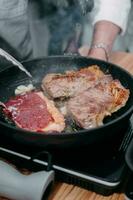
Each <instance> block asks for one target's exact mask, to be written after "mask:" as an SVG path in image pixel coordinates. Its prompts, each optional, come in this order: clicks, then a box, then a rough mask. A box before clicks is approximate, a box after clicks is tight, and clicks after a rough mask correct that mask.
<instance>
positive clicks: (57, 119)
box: [4, 92, 65, 132]
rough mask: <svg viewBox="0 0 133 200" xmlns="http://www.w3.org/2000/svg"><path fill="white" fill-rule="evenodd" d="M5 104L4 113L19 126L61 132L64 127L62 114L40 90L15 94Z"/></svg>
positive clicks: (37, 130)
mask: <svg viewBox="0 0 133 200" xmlns="http://www.w3.org/2000/svg"><path fill="white" fill-rule="evenodd" d="M5 105H6V109H5V108H4V112H5V114H6V115H8V117H10V118H11V119H12V120H13V121H14V122H15V124H16V125H17V126H18V127H20V128H23V129H26V130H29V131H35V132H46V131H57V132H61V131H63V129H64V128H65V122H64V117H63V115H62V114H61V113H60V112H59V111H58V110H57V108H56V107H55V105H54V103H53V101H50V100H48V99H47V98H46V97H45V96H44V95H43V93H42V92H28V93H25V94H23V95H18V96H15V97H13V98H12V99H10V100H9V101H8V102H7V103H5Z"/></svg>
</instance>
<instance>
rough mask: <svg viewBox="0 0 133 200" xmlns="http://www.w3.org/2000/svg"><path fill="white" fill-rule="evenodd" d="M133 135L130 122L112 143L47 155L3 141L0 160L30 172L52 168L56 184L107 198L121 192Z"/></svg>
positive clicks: (53, 152)
mask: <svg viewBox="0 0 133 200" xmlns="http://www.w3.org/2000/svg"><path fill="white" fill-rule="evenodd" d="M132 135H133V129H132V123H131V122H129V126H128V128H127V131H126V132H125V133H124V134H122V136H121V138H120V137H119V138H117V139H116V140H115V141H114V140H112V141H109V142H107V143H106V144H104V143H103V144H95V146H94V145H93V146H84V147H82V146H81V147H80V148H77V149H75V148H74V149H72V148H71V149H69V150H68V149H61V150H60V149H59V150H57V149H56V151H54V150H51V151H49V152H45V150H42V149H41V150H36V149H30V148H29V147H24V146H21V145H20V144H15V143H12V142H11V143H12V144H11V143H10V142H9V141H8V142H7V141H6V140H5V139H4V138H2V140H1V141H0V157H3V158H6V159H8V160H9V161H11V162H13V163H14V164H16V165H17V166H20V167H21V166H22V167H26V168H28V169H30V170H32V171H37V170H44V169H47V168H50V167H52V168H53V169H54V170H55V174H56V179H57V180H59V181H64V182H67V183H70V184H75V185H78V186H80V187H83V188H86V189H89V190H92V191H95V192H97V193H100V194H102V195H110V194H112V193H113V192H116V191H117V192H118V191H120V190H121V189H122V185H123V180H124V178H125V176H127V173H128V170H127V166H126V163H125V159H124V155H125V151H126V149H127V146H128V144H129V142H130V140H131V138H132ZM51 158H52V159H51Z"/></svg>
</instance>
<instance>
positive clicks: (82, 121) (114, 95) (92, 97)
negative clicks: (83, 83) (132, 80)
mask: <svg viewBox="0 0 133 200" xmlns="http://www.w3.org/2000/svg"><path fill="white" fill-rule="evenodd" d="M106 78H107V77H106ZM128 98H129V90H128V89H125V88H124V87H123V86H122V85H121V83H120V82H119V81H118V80H112V81H111V80H109V79H108V78H107V79H103V81H102V80H101V82H99V83H98V84H97V85H95V87H93V88H89V89H87V90H85V91H83V92H82V93H80V94H78V95H77V96H75V97H73V98H71V99H70V100H69V101H68V105H67V109H68V112H69V114H70V116H72V118H73V119H74V121H75V122H76V123H77V124H78V125H79V126H80V127H82V128H85V129H89V128H94V127H97V126H100V125H102V124H103V119H104V118H105V117H106V116H109V115H111V114H112V113H113V112H116V111H117V110H119V109H120V108H121V107H123V106H124V105H125V104H126V102H127V100H128Z"/></svg>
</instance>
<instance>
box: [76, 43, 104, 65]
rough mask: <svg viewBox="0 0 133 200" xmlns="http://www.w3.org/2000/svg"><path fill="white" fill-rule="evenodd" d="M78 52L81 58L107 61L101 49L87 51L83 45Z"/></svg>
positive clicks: (86, 46) (86, 47)
mask: <svg viewBox="0 0 133 200" xmlns="http://www.w3.org/2000/svg"><path fill="white" fill-rule="evenodd" d="M78 52H79V54H80V55H81V56H85V57H91V58H97V59H101V60H105V61H107V57H106V55H105V51H104V50H103V49H102V48H97V49H89V46H88V45H84V46H82V47H80V48H79V49H78Z"/></svg>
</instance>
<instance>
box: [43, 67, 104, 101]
mask: <svg viewBox="0 0 133 200" xmlns="http://www.w3.org/2000/svg"><path fill="white" fill-rule="evenodd" d="M102 76H104V73H103V72H102V71H101V70H100V68H99V67H98V66H96V65H94V66H91V67H86V68H82V69H80V70H78V71H67V72H66V73H65V74H48V75H46V76H45V77H44V79H43V81H42V88H43V90H44V91H45V90H46V91H47V93H48V94H49V95H50V96H51V97H52V98H53V99H55V98H69V97H73V96H75V95H77V94H78V93H79V92H82V91H84V90H86V89H88V88H90V87H92V86H94V84H95V83H96V81H97V80H98V79H99V78H101V77H102Z"/></svg>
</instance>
